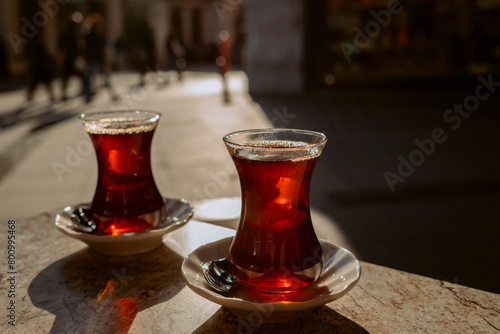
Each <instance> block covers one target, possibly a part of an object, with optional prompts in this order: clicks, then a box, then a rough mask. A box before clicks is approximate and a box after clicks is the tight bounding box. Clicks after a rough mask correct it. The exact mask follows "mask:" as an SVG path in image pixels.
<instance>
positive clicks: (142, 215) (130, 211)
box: [81, 111, 164, 235]
mask: <svg viewBox="0 0 500 334" xmlns="http://www.w3.org/2000/svg"><path fill="white" fill-rule="evenodd" d="M159 118H160V114H158V113H154V112H149V111H119V112H101V113H93V114H84V115H82V116H81V119H82V120H83V122H84V127H85V130H86V131H87V132H88V133H89V135H90V138H91V139H92V142H93V144H94V148H95V151H96V155H97V164H98V178H97V187H96V191H95V195H94V199H93V200H92V204H91V207H90V212H91V214H92V219H93V220H94V222H95V223H96V225H97V228H98V233H101V234H106V235H109V234H110V235H121V234H125V233H134V232H139V231H143V230H147V229H149V228H152V227H155V226H156V224H158V222H159V221H160V219H161V208H162V206H163V203H164V201H163V198H162V196H161V194H160V192H159V191H158V188H157V187H156V183H155V181H154V178H153V174H152V171H151V162H150V154H151V143H152V140H153V134H154V131H155V129H156V126H157V123H158V120H159Z"/></svg>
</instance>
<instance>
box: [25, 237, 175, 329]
mask: <svg viewBox="0 0 500 334" xmlns="http://www.w3.org/2000/svg"><path fill="white" fill-rule="evenodd" d="M181 262H182V257H180V256H179V255H177V254H175V253H174V252H173V251H171V250H170V249H168V248H167V247H166V246H161V247H159V248H157V249H155V250H153V251H151V252H147V253H144V254H139V255H133V256H124V257H113V256H105V255H101V254H98V253H96V252H94V251H93V250H91V249H89V248H87V249H85V250H83V251H80V252H77V253H74V254H72V255H70V256H67V257H65V258H63V259H61V260H59V261H57V262H55V263H53V264H51V265H50V266H48V267H47V268H45V269H44V270H43V271H41V272H40V274H38V275H37V276H36V277H35V278H34V280H33V281H32V282H31V284H30V286H29V288H28V294H29V297H30V299H31V301H32V303H33V305H35V306H36V307H39V308H42V309H44V310H46V311H48V312H50V313H52V314H54V315H55V321H54V323H53V325H52V328H51V330H50V333H122V332H123V333H127V332H128V330H129V328H130V326H131V325H132V323H133V321H134V319H135V317H136V315H137V313H138V312H140V311H142V310H144V309H147V308H149V307H152V306H154V305H156V304H159V303H162V302H164V301H166V300H169V299H170V298H172V297H174V296H175V295H176V294H177V293H178V292H179V291H180V290H181V289H182V288H183V287H184V286H185V283H184V281H183V280H182V277H181V273H180V270H179V267H180V265H181Z"/></svg>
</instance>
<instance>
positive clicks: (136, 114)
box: [79, 109, 161, 124]
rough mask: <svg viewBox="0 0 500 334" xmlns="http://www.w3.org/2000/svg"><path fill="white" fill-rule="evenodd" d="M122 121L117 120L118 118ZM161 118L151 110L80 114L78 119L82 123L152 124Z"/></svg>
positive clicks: (159, 114)
mask: <svg viewBox="0 0 500 334" xmlns="http://www.w3.org/2000/svg"><path fill="white" fill-rule="evenodd" d="M120 116H121V117H122V119H119V117H120ZM160 118H161V113H159V112H157V111H152V110H141V109H125V110H108V111H91V112H84V113H81V114H80V116H79V119H80V120H81V121H82V122H84V123H93V122H103V121H106V122H109V123H117V124H119V123H153V122H157V121H158V120H159V119H160Z"/></svg>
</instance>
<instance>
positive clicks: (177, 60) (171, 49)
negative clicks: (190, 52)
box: [166, 26, 187, 81]
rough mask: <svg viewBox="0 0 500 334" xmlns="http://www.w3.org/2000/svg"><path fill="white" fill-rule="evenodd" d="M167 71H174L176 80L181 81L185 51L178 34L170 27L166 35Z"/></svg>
mask: <svg viewBox="0 0 500 334" xmlns="http://www.w3.org/2000/svg"><path fill="white" fill-rule="evenodd" d="M166 45H167V70H171V69H175V70H176V71H177V74H178V80H179V81H180V80H182V72H183V71H184V69H185V68H186V65H187V62H186V49H184V47H183V46H182V44H181V41H180V38H179V33H178V32H177V30H176V29H175V27H174V26H171V27H170V30H169V32H168V35H167V41H166Z"/></svg>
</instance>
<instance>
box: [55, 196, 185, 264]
mask: <svg viewBox="0 0 500 334" xmlns="http://www.w3.org/2000/svg"><path fill="white" fill-rule="evenodd" d="M164 200H165V204H164V206H163V212H162V214H163V217H165V220H164V221H163V222H161V223H160V224H161V228H156V229H152V230H147V231H144V232H139V233H131V234H123V235H117V236H111V235H94V234H90V233H83V232H80V231H78V230H75V229H74V228H73V222H72V221H71V213H72V212H73V211H74V210H75V209H76V208H89V207H90V204H89V203H86V204H79V205H75V206H67V207H65V208H64V209H63V211H62V212H60V213H59V214H58V215H57V216H56V218H55V222H54V223H55V225H56V227H57V229H58V230H59V231H61V232H62V233H64V234H66V235H67V236H69V237H71V238H75V239H78V240H80V241H83V242H84V243H86V244H87V245H89V247H90V248H92V249H93V250H95V251H96V252H98V253H102V254H106V255H133V254H140V253H145V252H148V251H150V250H153V249H155V248H156V247H158V246H160V245H161V244H162V242H163V241H162V238H163V236H164V235H165V234H166V233H168V232H172V231H173V230H176V229H177V228H179V227H181V226H183V225H184V224H186V223H187V222H188V221H189V220H190V219H191V217H192V216H193V207H192V206H191V205H190V204H189V203H188V202H186V200H184V199H172V198H164Z"/></svg>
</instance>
